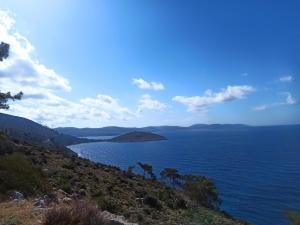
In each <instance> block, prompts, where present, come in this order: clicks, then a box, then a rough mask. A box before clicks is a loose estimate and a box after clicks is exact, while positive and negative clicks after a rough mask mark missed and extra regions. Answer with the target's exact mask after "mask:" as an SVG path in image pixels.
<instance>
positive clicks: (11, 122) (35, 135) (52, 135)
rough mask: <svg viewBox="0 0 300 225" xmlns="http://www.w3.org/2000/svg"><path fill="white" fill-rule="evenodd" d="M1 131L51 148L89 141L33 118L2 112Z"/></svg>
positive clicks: (0, 118)
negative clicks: (59, 130) (37, 121)
mask: <svg viewBox="0 0 300 225" xmlns="http://www.w3.org/2000/svg"><path fill="white" fill-rule="evenodd" d="M0 131H2V132H5V133H7V134H9V136H10V137H11V138H15V139H18V140H21V141H28V142H30V143H33V144H39V145H42V146H44V147H47V148H49V149H64V150H67V148H66V147H65V146H68V145H72V144H79V143H83V142H89V140H88V139H81V138H77V137H73V136H70V135H67V134H60V133H58V132H57V131H55V130H53V129H50V128H48V127H45V126H42V125H40V124H38V123H36V122H34V121H32V120H29V119H26V118H22V117H18V116H12V115H8V114H4V113H0Z"/></svg>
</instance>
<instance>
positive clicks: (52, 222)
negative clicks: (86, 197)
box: [43, 202, 107, 225]
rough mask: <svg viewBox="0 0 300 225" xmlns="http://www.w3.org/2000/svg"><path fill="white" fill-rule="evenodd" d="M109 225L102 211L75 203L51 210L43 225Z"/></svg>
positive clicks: (91, 206)
mask: <svg viewBox="0 0 300 225" xmlns="http://www.w3.org/2000/svg"><path fill="white" fill-rule="evenodd" d="M83 224H84V225H107V221H106V220H105V219H104V217H103V215H102V213H101V211H99V209H98V208H96V207H95V206H93V205H89V204H85V203H83V202H75V203H74V204H72V205H71V206H64V207H57V208H53V209H50V210H49V211H48V212H47V213H46V215H45V218H44V221H43V225H83Z"/></svg>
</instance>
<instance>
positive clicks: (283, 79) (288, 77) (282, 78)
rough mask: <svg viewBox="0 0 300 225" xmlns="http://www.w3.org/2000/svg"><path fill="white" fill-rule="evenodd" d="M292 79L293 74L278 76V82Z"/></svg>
mask: <svg viewBox="0 0 300 225" xmlns="http://www.w3.org/2000/svg"><path fill="white" fill-rule="evenodd" d="M293 80H294V78H293V76H290V75H288V76H282V77H280V78H279V81H280V82H292V81H293Z"/></svg>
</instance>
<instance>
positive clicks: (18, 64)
mask: <svg viewBox="0 0 300 225" xmlns="http://www.w3.org/2000/svg"><path fill="white" fill-rule="evenodd" d="M0 41H2V42H5V43H8V44H9V45H10V56H9V57H8V58H7V59H6V60H4V61H3V62H1V64H0V84H1V83H5V84H7V83H9V84H8V85H10V86H13V87H10V88H13V89H14V91H16V92H17V91H19V90H20V89H21V88H23V87H25V88H26V87H28V86H29V87H35V88H36V89H41V88H46V89H47V90H48V91H57V90H63V91H71V86H70V84H69V82H68V80H67V79H65V78H64V77H62V76H60V75H59V74H57V73H56V72H55V71H54V70H53V69H50V68H47V67H46V66H45V65H43V64H41V63H40V62H38V61H37V60H36V59H34V58H33V57H32V55H31V54H32V52H33V50H34V47H33V46H32V44H31V43H30V42H29V41H28V40H27V38H26V37H24V36H22V35H21V34H19V33H18V32H16V31H15V21H14V19H13V18H12V16H11V13H9V12H5V11H0ZM1 89H2V91H6V90H5V89H6V88H5V86H4V87H3V86H2V85H1Z"/></svg>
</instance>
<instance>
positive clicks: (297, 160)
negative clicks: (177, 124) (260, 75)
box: [71, 126, 300, 225]
mask: <svg viewBox="0 0 300 225" xmlns="http://www.w3.org/2000/svg"><path fill="white" fill-rule="evenodd" d="M159 134H161V135H164V136H166V137H167V138H168V140H166V141H158V142H140V143H107V142H100V143H87V144H79V145H73V146H71V148H72V150H74V151H75V152H77V153H79V154H80V155H81V156H82V157H86V158H89V159H91V160H94V161H97V162H101V163H106V164H111V165H115V166H119V167H121V168H122V169H127V167H128V166H130V165H134V164H135V163H136V162H138V161H141V162H144V163H149V164H152V165H153V167H154V169H155V172H156V173H159V171H160V170H162V169H163V168H165V167H174V168H177V169H178V170H179V171H180V172H181V173H194V174H199V175H205V176H208V177H210V178H212V179H213V180H214V181H215V182H216V185H217V187H218V189H219V191H220V196H221V199H222V201H223V203H222V208H223V209H225V210H226V211H228V212H229V213H230V214H232V215H233V216H235V217H237V218H241V219H246V220H248V221H250V222H251V223H252V224H256V225H266V224H271V223H272V224H274V225H284V224H288V222H287V221H286V220H285V219H284V218H283V216H282V211H283V210H285V209H288V208H293V209H298V210H299V211H300V126H282V127H259V128H251V129H232V130H204V131H199V130H190V131H173V132H160V133H159Z"/></svg>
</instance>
